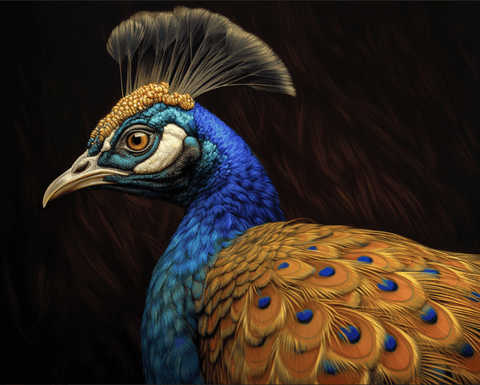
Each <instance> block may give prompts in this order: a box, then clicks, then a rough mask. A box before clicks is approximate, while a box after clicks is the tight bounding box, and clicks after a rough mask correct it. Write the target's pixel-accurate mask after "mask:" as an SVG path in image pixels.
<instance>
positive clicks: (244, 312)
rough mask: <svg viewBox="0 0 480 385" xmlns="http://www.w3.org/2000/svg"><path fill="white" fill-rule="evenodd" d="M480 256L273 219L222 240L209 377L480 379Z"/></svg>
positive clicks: (210, 297)
mask: <svg viewBox="0 0 480 385" xmlns="http://www.w3.org/2000/svg"><path fill="white" fill-rule="evenodd" d="M479 274H480V256H477V255H466V254H456V253H447V252H442V251H437V250H433V249H429V248H427V247H424V246H422V245H420V244H418V243H415V242H413V241H411V240H409V239H406V238H404V237H401V236H398V235H394V234H389V233H384V232H376V231H369V230H358V229H352V228H348V227H345V226H321V225H314V224H304V223H284V222H275V223H270V224H265V225H262V226H257V227H254V228H252V229H250V230H248V231H247V232H246V233H245V234H244V235H243V236H241V237H239V238H238V239H236V240H235V241H234V243H233V244H232V245H231V246H230V247H228V248H225V249H223V250H222V251H221V252H220V253H219V255H218V259H217V261H216V263H215V265H214V266H213V267H212V269H211V270H210V271H209V272H208V275H207V278H206V290H205V293H204V295H203V296H202V297H201V298H199V299H197V300H196V304H195V306H196V309H197V311H199V324H198V329H199V333H200V336H201V342H200V359H201V365H202V372H203V374H204V376H205V380H206V382H208V383H232V382H233V383H245V384H246V383H309V384H312V383H337V384H339V383H351V384H360V383H379V382H380V383H422V384H429V383H438V382H439V381H441V382H443V383H478V382H479V381H480V354H479V352H480V342H479V338H480V302H478V301H479V300H480V295H479V294H478V293H479V292H480V290H479V289H480V288H479V286H480V285H479V283H478V277H479V276H480V275H479Z"/></svg>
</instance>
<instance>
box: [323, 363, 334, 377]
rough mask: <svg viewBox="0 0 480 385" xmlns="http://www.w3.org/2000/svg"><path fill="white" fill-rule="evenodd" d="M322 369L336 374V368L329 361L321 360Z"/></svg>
mask: <svg viewBox="0 0 480 385" xmlns="http://www.w3.org/2000/svg"><path fill="white" fill-rule="evenodd" d="M323 370H324V371H325V372H327V373H328V374H337V368H336V367H335V366H334V365H333V364H332V363H331V362H330V361H327V360H325V361H323Z"/></svg>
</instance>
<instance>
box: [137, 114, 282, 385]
mask: <svg viewBox="0 0 480 385" xmlns="http://www.w3.org/2000/svg"><path fill="white" fill-rule="evenodd" d="M196 118H197V121H198V120H199V117H198V116H197V117H196ZM210 119H211V118H210ZM215 119H216V118H215ZM202 123H203V125H206V124H207V123H208V122H202ZM214 124H215V127H216V128H219V131H215V129H213V128H210V131H209V132H210V135H211V136H214V135H216V134H218V135H222V139H223V140H222V141H221V143H220V141H219V140H218V138H215V137H210V138H203V140H204V143H205V142H208V141H209V140H212V141H213V140H215V143H220V144H219V145H218V146H217V147H216V148H215V154H217V156H216V158H215V159H214V160H212V159H207V160H208V162H205V163H208V164H209V165H212V164H213V165H215V168H214V169H213V170H211V172H210V173H209V174H208V176H205V184H204V188H200V189H198V192H197V193H196V194H195V199H194V200H192V201H191V203H190V204H189V205H188V206H186V207H184V211H185V216H184V218H183V220H182V222H181V224H180V225H179V227H178V229H177V231H176V233H175V234H174V236H173V238H172V240H171V242H170V244H169V246H168V247H167V249H166V250H165V253H164V254H163V255H162V257H161V258H160V260H159V261H158V263H157V266H156V267H155V269H154V271H153V275H152V280H151V282H150V286H149V288H148V291H147V300H146V306H145V311H144V316H143V321H142V352H143V360H144V368H145V376H146V379H147V381H148V382H151V383H201V382H202V381H203V377H202V375H201V373H200V371H199V359H198V354H197V348H198V344H197V338H198V335H197V319H196V313H195V308H194V299H196V298H200V297H201V294H202V292H203V290H204V281H205V276H206V273H207V271H208V267H209V266H212V264H213V263H214V262H215V258H216V254H217V252H218V251H219V250H220V249H221V248H223V247H225V246H227V245H228V244H229V241H230V240H232V239H234V238H236V237H237V236H239V235H240V234H242V233H243V232H244V231H246V230H247V229H249V228H251V227H254V226H258V225H261V224H263V223H267V222H272V221H283V220H284V217H283V213H282V211H281V209H280V203H279V199H278V195H277V192H276V191H275V188H274V186H273V184H272V182H271V181H270V179H269V178H268V176H267V174H266V171H265V169H264V168H263V166H262V165H261V164H260V162H259V161H258V159H256V157H255V156H254V155H253V154H252V153H251V151H250V149H249V148H248V147H247V145H246V144H245V142H243V140H241V139H240V138H239V137H238V136H236V134H235V133H234V132H233V131H231V130H230V129H229V128H228V127H226V126H224V127H222V124H223V123H221V122H220V121H215V122H214ZM225 127H226V128H225ZM200 134H201V133H200ZM222 143H224V145H225V146H227V145H228V146H229V147H228V151H227V149H226V148H222ZM227 154H230V155H227ZM231 154H233V155H231ZM203 156H204V158H203V159H204V161H205V158H206V157H208V156H209V154H208V153H207V152H206V151H204V153H203ZM197 172H198V170H197Z"/></svg>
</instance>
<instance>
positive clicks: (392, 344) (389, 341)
mask: <svg viewBox="0 0 480 385" xmlns="http://www.w3.org/2000/svg"><path fill="white" fill-rule="evenodd" d="M396 348H397V341H395V338H394V337H393V336H391V335H390V334H387V335H386V337H385V350H386V351H387V352H390V353H392V352H394V351H395V349H396Z"/></svg>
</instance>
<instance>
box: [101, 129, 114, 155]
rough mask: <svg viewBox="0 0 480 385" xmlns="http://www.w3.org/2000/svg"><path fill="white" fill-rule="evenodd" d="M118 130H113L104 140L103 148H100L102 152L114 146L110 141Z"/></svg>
mask: <svg viewBox="0 0 480 385" xmlns="http://www.w3.org/2000/svg"><path fill="white" fill-rule="evenodd" d="M116 131H117V130H113V131H112V133H111V134H110V135H109V136H108V138H106V139H105V140H104V141H103V147H102V149H101V150H100V152H105V151H109V150H110V149H111V148H112V146H111V145H110V141H111V140H112V138H113V135H114V134H115V132H116Z"/></svg>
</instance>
